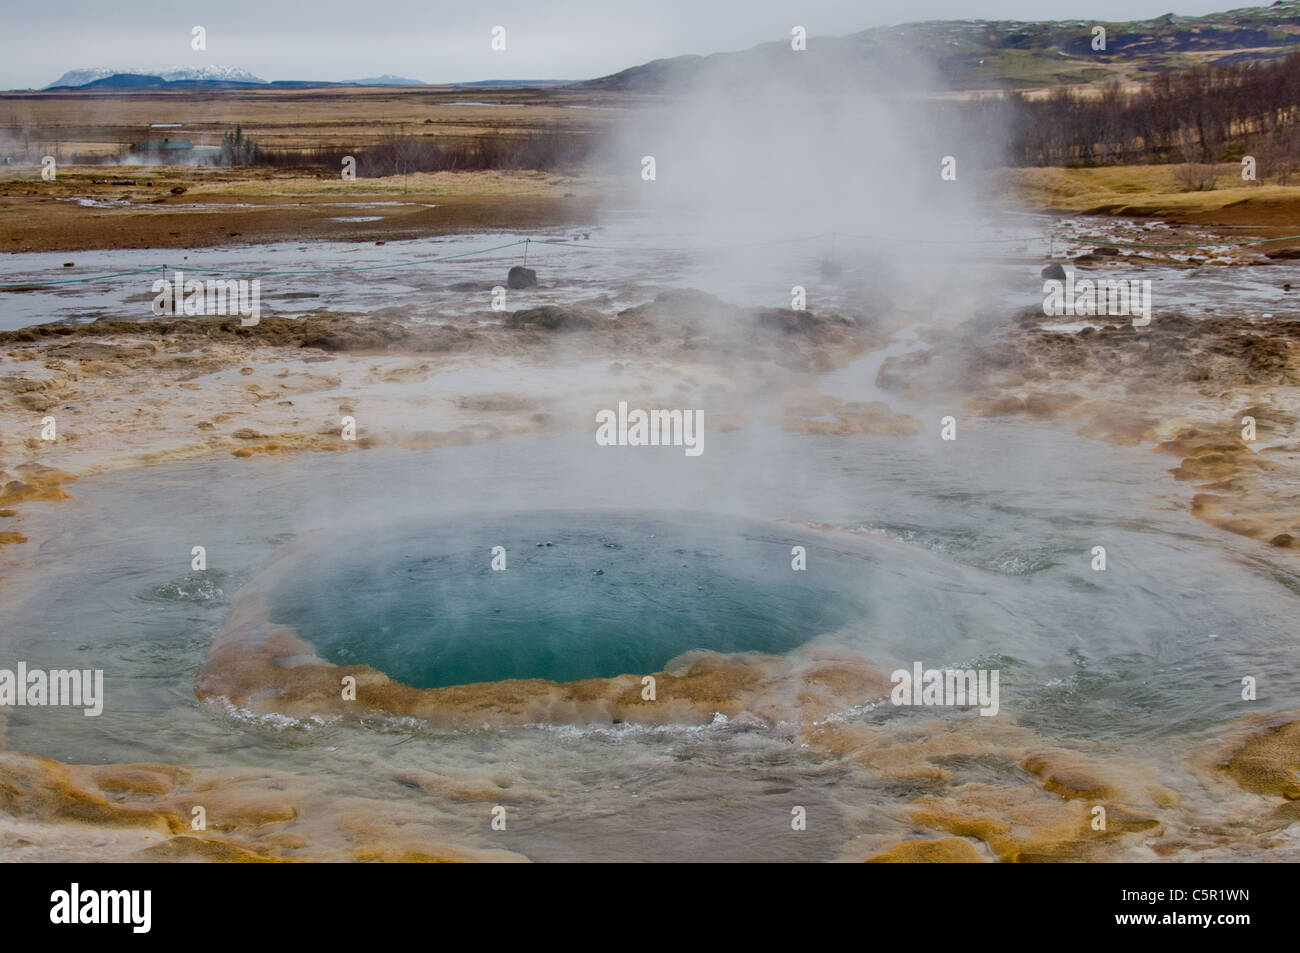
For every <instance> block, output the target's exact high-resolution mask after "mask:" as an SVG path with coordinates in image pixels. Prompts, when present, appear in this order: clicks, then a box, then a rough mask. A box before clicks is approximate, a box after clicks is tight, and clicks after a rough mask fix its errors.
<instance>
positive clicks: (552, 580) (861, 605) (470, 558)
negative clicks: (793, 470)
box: [267, 511, 866, 688]
mask: <svg viewBox="0 0 1300 953" xmlns="http://www.w3.org/2000/svg"><path fill="white" fill-rule="evenodd" d="M797 545H802V546H803V547H804V548H805V550H806V551H807V552H810V553H812V554H813V556H812V559H813V569H814V571H811V572H810V571H796V570H795V569H793V568H792V558H793V557H792V553H791V550H792V547H794V546H797ZM495 547H501V550H496V553H495V556H494V548H495ZM825 549H826V546H825V543H824V542H822V541H820V540H818V539H816V534H814V533H810V532H809V531H808V530H807V529H800V528H799V527H796V526H793V525H792V526H790V527H789V528H788V529H787V528H786V527H782V526H779V525H777V524H772V523H763V522H759V521H749V520H742V519H736V518H722V517H717V516H704V515H695V514H680V515H664V514H657V515H648V514H646V515H628V514H626V513H623V512H620V513H599V512H575V511H556V512H528V513H516V514H496V515H472V516H468V515H467V516H463V517H458V518H455V519H451V520H448V519H437V520H433V519H427V518H426V519H422V520H417V521H414V522H407V523H402V524H400V525H395V526H391V527H388V528H386V529H384V530H383V531H371V532H367V533H365V534H364V535H360V534H358V535H355V536H354V535H336V536H333V537H331V538H329V539H328V540H321V541H318V542H316V543H314V544H310V545H308V546H307V547H305V548H303V547H296V552H295V553H294V555H293V558H292V560H291V563H292V564H291V565H289V566H282V567H279V569H278V571H277V572H276V574H275V576H276V582H275V583H274V585H273V586H272V587H271V589H270V591H269V593H268V595H267V603H268V605H269V607H270V621H272V622H273V623H277V624H280V625H287V626H290V627H292V628H293V629H294V630H295V631H296V632H297V633H298V634H299V635H300V636H302V637H303V638H305V639H307V640H308V641H309V642H311V643H312V644H313V645H314V646H315V647H316V650H317V652H318V653H319V654H320V656H321V657H322V658H325V659H327V660H329V661H331V662H334V663H335V664H338V665H354V664H365V665H369V666H371V667H373V668H376V669H378V670H380V671H382V672H384V673H385V674H387V675H388V676H389V677H391V678H394V679H397V680H398V681H401V682H404V683H406V684H408V685H412V686H414V687H417V688H439V687H443V686H448V685H461V684H466V683H472V682H490V681H499V680H503V679H510V678H542V679H550V680H553V681H557V682H566V681H576V680H578V679H585V678H609V677H613V676H616V675H621V674H627V673H640V672H657V671H661V670H662V669H663V668H664V666H665V665H666V664H667V663H668V662H669V660H671V659H672V658H674V657H676V656H678V655H681V654H682V653H684V652H687V651H690V650H692V649H706V650H712V651H715V652H720V653H730V652H764V653H773V654H779V653H783V652H786V651H788V650H790V649H791V648H793V647H795V646H797V645H800V644H802V643H804V642H806V641H808V640H809V639H811V638H814V637H816V636H818V635H822V634H825V633H829V632H833V631H835V630H837V629H839V628H841V627H842V626H844V625H846V624H848V623H850V622H852V621H853V620H855V619H860V618H861V617H862V615H863V611H864V609H865V600H866V582H865V576H864V574H863V573H862V572H861V567H860V566H855V565H853V564H852V563H851V562H849V561H845V560H834V559H826V558H821V557H820V556H819V550H821V551H822V552H824V551H825ZM494 562H495V564H496V565H497V566H498V567H500V566H502V565H504V569H500V568H497V569H494V568H493V563H494Z"/></svg>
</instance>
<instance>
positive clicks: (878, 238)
mask: <svg viewBox="0 0 1300 953" xmlns="http://www.w3.org/2000/svg"><path fill="white" fill-rule="evenodd" d="M828 238H829V239H830V240H831V241H832V243H834V241H835V240H836V239H837V238H851V239H856V240H858V241H871V242H890V243H899V242H903V243H909V244H919V245H1004V244H1015V243H1021V244H1024V243H1028V242H1035V241H1042V242H1051V243H1053V245H1054V244H1055V242H1057V241H1061V242H1065V243H1067V244H1075V245H1102V246H1107V247H1111V248H1222V247H1233V248H1244V247H1248V246H1251V245H1267V244H1270V243H1273V242H1288V241H1297V240H1300V235H1283V236H1281V237H1280V238H1256V239H1250V240H1247V241H1220V242H1121V241H1115V240H1113V239H1110V238H1106V237H1102V236H1096V235H1076V236H1070V235H1061V234H1056V233H1048V234H1046V235H1025V236H1020V237H1016V238H968V239H960V238H958V239H924V238H915V239H914V238H900V237H898V236H896V235H895V236H887V235H855V234H853V233H849V232H833V233H830V232H828V233H823V234H820V235H804V236H799V237H796V238H779V239H774V240H772V241H765V242H740V243H730V244H723V245H713V246H684V245H675V246H667V247H662V246H661V247H654V246H643V245H636V246H631V245H621V246H620V245H602V244H598V243H594V242H566V241H556V240H554V239H543V238H537V239H533V238H522V239H519V240H517V241H513V242H507V243H506V244H504V245H494V246H492V247H490V248H477V249H474V250H472V251H467V252H459V253H457V254H455V255H441V256H434V257H422V258H412V259H410V260H407V261H399V262H388V263H387V264H382V265H360V266H356V267H351V268H308V269H298V270H256V269H254V270H248V269H237V268H205V267H203V266H202V265H197V264H187V265H185V266H183V267H182V268H180V269H177V268H174V267H172V266H169V265H167V264H158V265H151V266H149V267H147V268H136V269H133V270H130V271H116V272H111V273H109V274H103V275H87V276H85V277H82V278H63V279H57V280H53V281H27V282H14V283H10V284H4V285H0V291H13V290H26V289H28V288H38V287H51V286H58V285H72V284H83V283H85V282H88V281H102V280H104V279H107V278H126V277H130V276H131V275H142V274H146V273H148V272H151V271H159V270H162V271H164V272H165V271H167V270H168V269H169V268H170V270H172V271H176V270H183V271H195V272H199V273H202V274H208V275H253V276H283V275H337V274H350V273H352V272H366V271H385V270H390V269H393V268H409V267H411V266H413V265H428V264H437V263H439V262H445V261H456V260H458V259H462V258H472V257H475V256H478V255H487V254H491V253H492V252H497V251H504V250H505V249H507V248H515V247H517V246H519V245H523V246H524V262H525V264H526V263H527V261H528V249H529V247H530V246H531V245H555V246H559V247H563V248H582V249H590V250H601V251H625V252H633V253H635V252H680V253H699V252H707V251H722V250H725V249H729V248H759V247H765V246H771V245H789V244H797V243H799V242H809V241H818V240H822V239H828ZM1052 250H1053V251H1054V249H1052Z"/></svg>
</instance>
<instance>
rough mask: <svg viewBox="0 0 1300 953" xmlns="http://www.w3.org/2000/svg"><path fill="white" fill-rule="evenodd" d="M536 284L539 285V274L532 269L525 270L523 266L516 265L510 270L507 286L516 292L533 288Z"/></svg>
mask: <svg viewBox="0 0 1300 953" xmlns="http://www.w3.org/2000/svg"><path fill="white" fill-rule="evenodd" d="M535 284H537V272H535V271H533V269H531V268H525V267H524V266H523V265H515V266H514V267H513V268H511V269H510V274H508V275H507V276H506V285H507V286H509V287H511V288H514V289H516V290H518V289H520V288H531V287H533V286H534V285H535Z"/></svg>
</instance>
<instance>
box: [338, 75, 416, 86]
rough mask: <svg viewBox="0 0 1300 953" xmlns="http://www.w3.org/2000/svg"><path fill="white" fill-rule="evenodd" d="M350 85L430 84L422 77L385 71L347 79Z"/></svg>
mask: <svg viewBox="0 0 1300 953" xmlns="http://www.w3.org/2000/svg"><path fill="white" fill-rule="evenodd" d="M347 85H349V86H428V85H429V84H428V83H426V82H425V81H424V80H422V79H408V78H407V77H405V76H394V75H392V74H391V73H385V74H384V75H383V76H370V77H367V78H366V79H352V80H348V81H347Z"/></svg>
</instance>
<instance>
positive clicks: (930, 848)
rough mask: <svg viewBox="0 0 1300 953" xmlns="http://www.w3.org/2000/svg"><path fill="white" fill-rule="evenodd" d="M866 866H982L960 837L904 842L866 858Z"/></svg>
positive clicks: (982, 859)
mask: <svg viewBox="0 0 1300 953" xmlns="http://www.w3.org/2000/svg"><path fill="white" fill-rule="evenodd" d="M866 863H868V864H982V863H984V858H983V857H981V856H980V853H979V851H977V850H976V849H975V847H974V845H972V844H971V842H970V841H968V840H963V839H962V838H960V837H941V838H939V839H938V840H905V841H903V842H902V843H901V844H895V845H894V846H893V847H891V848H889V850H887V851H885V852H884V853H883V854H876V855H875V856H874V857H868V858H867V860H866Z"/></svg>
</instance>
